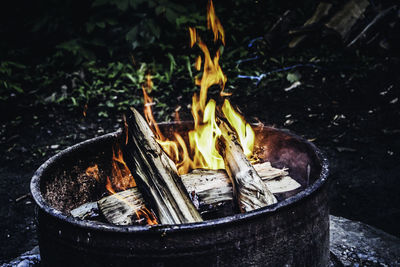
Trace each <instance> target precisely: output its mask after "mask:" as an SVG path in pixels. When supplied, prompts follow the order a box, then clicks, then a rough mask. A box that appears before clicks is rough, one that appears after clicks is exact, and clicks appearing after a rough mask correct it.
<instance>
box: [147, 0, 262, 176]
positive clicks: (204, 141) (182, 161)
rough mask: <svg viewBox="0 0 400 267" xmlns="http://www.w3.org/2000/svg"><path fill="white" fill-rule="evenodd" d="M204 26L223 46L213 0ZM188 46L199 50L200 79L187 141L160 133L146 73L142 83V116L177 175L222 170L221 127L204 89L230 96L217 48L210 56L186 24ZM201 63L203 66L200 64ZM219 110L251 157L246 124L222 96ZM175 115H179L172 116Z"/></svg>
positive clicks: (250, 134)
mask: <svg viewBox="0 0 400 267" xmlns="http://www.w3.org/2000/svg"><path fill="white" fill-rule="evenodd" d="M207 27H208V29H211V30H212V32H213V34H214V42H217V41H218V40H220V41H221V42H222V44H223V45H225V33H224V29H223V27H222V25H221V23H220V21H219V19H218V17H217V16H216V14H215V10H214V5H213V2H212V1H211V0H210V1H209V2H208V6H207ZM189 35H190V47H193V46H194V45H195V44H197V45H198V47H199V48H200V50H201V51H202V53H203V58H204V60H203V62H202V57H200V56H198V57H197V58H196V61H195V68H196V69H197V70H200V69H201V67H203V74H202V76H201V78H199V77H196V79H195V84H196V85H198V86H200V93H199V95H197V94H194V95H193V97H192V107H191V113H192V116H193V120H194V129H193V130H191V131H189V132H188V140H189V142H188V144H189V148H190V149H188V147H187V144H186V143H185V141H184V139H183V137H182V136H181V135H179V134H178V133H174V140H168V139H166V138H165V137H164V136H163V134H162V133H161V131H160V129H159V127H158V125H157V123H156V121H155V119H154V116H153V113H152V109H151V106H152V105H154V103H153V100H152V98H150V97H149V96H148V92H149V91H150V90H151V86H152V85H153V83H152V82H151V79H150V78H149V77H150V76H148V77H147V83H146V84H145V85H143V87H142V88H143V96H144V114H145V118H146V120H147V122H148V124H149V126H150V128H151V129H152V131H153V133H154V135H155V136H156V140H157V142H158V143H159V144H160V145H161V146H162V148H163V150H164V151H165V152H166V153H167V154H168V156H169V157H170V158H171V159H172V160H173V161H174V162H175V163H176V167H177V169H178V173H179V174H185V173H187V172H189V171H190V170H192V169H197V168H203V169H224V168H225V166H224V161H223V158H222V157H221V155H220V154H219V153H218V151H217V149H216V142H217V140H218V138H219V137H220V136H221V134H222V133H221V130H220V129H219V127H218V125H217V122H216V101H215V100H213V99H210V100H208V101H207V93H208V89H209V88H210V87H211V86H213V85H218V86H220V88H221V91H220V96H221V97H225V96H228V95H230V94H229V93H226V92H224V88H225V84H226V82H227V77H226V75H225V74H224V73H223V71H222V69H221V66H220V65H219V59H220V50H217V52H216V53H215V55H214V56H213V58H211V54H210V51H209V49H208V47H207V46H206V44H205V43H204V42H203V41H202V40H201V38H200V36H199V35H198V33H197V31H196V29H195V28H192V27H189ZM202 64H203V66H202ZM222 113H223V114H224V116H225V117H226V118H227V120H228V122H229V123H230V124H231V126H232V127H233V128H234V130H235V131H236V132H237V134H238V137H239V142H240V144H241V145H242V147H243V151H244V153H245V154H246V156H248V157H251V156H252V153H253V149H254V137H255V136H254V131H253V130H252V128H251V126H250V124H248V123H246V121H245V120H244V118H243V116H241V115H240V114H239V113H238V112H237V111H235V110H234V108H233V107H232V105H231V104H230V102H229V101H228V100H227V99H225V101H224V104H223V106H222ZM176 118H179V114H178V115H176Z"/></svg>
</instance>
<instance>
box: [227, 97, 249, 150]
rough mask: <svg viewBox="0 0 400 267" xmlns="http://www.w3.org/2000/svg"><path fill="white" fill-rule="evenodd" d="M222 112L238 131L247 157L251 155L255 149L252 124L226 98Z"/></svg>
mask: <svg viewBox="0 0 400 267" xmlns="http://www.w3.org/2000/svg"><path fill="white" fill-rule="evenodd" d="M222 112H223V113H224V115H225V118H227V120H228V122H229V124H230V125H231V126H232V127H233V129H234V130H235V131H236V133H237V135H238V137H239V142H240V144H241V145H242V148H243V152H244V154H245V155H246V156H247V157H250V156H251V155H252V153H253V149H254V139H255V134H254V131H253V129H252V128H251V126H250V124H248V123H246V121H245V120H244V118H243V116H241V115H240V114H239V113H238V112H237V111H236V110H234V109H233V108H232V105H231V103H230V102H229V101H228V100H227V99H225V101H224V104H223V105H222Z"/></svg>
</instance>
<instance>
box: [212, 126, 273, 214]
mask: <svg viewBox="0 0 400 267" xmlns="http://www.w3.org/2000/svg"><path fill="white" fill-rule="evenodd" d="M219 128H220V129H221V132H222V135H221V136H220V137H219V139H218V142H217V149H218V152H219V153H220V154H221V155H222V157H223V158H224V163H225V169H226V172H227V173H228V175H229V177H230V178H231V180H232V186H233V195H234V198H235V199H236V200H237V203H238V206H239V209H240V211H241V212H247V211H251V210H254V209H258V208H262V207H265V206H268V205H272V204H275V203H276V202H277V200H276V198H275V196H274V195H273V194H272V193H271V191H270V190H269V189H268V187H267V186H266V185H265V183H264V182H263V181H262V180H261V177H260V176H259V175H258V173H257V171H256V170H255V169H254V167H253V166H252V165H251V163H250V162H249V161H248V160H247V158H246V156H245V155H244V153H243V149H242V147H241V146H240V144H239V141H238V138H237V136H236V133H235V132H234V131H233V130H232V129H231V128H230V126H229V125H228V124H227V123H226V122H225V121H222V120H219Z"/></svg>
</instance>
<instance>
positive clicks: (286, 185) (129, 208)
mask: <svg viewBox="0 0 400 267" xmlns="http://www.w3.org/2000/svg"><path fill="white" fill-rule="evenodd" d="M253 167H254V169H255V170H256V172H257V173H258V174H259V176H260V177H261V180H263V182H264V183H265V184H266V185H267V187H268V188H269V189H270V191H271V193H273V194H276V193H284V192H288V191H292V190H295V189H297V188H299V187H300V186H301V185H300V184H299V183H298V182H297V181H296V180H294V179H292V178H291V177H289V176H288V172H287V170H286V169H278V168H274V167H272V166H271V163H269V162H264V163H257V164H254V165H253ZM181 179H182V182H183V184H184V185H185V187H186V189H187V191H188V192H194V193H195V194H196V195H197V196H198V197H199V199H200V202H201V207H208V212H210V211H214V210H215V209H217V207H219V206H220V205H222V204H223V203H225V202H230V201H232V199H233V193H232V183H231V180H230V178H229V176H228V175H227V173H226V172H225V171H224V170H202V169H196V170H193V171H192V172H190V173H187V174H184V175H181ZM143 207H144V200H143V196H142V195H141V193H140V192H139V190H138V188H137V187H133V188H130V189H128V190H125V191H122V192H119V193H116V194H113V195H110V196H107V197H104V198H102V199H101V200H99V201H98V202H91V203H86V204H83V205H82V206H80V207H78V208H76V209H74V210H72V211H71V215H72V216H74V217H76V218H80V219H82V220H83V219H88V218H92V217H91V216H87V214H91V213H92V212H93V211H95V212H96V213H98V212H99V210H100V212H101V213H102V214H103V215H104V217H105V218H106V220H107V221H108V222H110V223H113V224H117V225H129V224H138V223H140V220H138V219H137V212H139V211H140V210H143ZM200 209H201V208H200ZM210 209H211V210H210ZM97 216H98V214H97Z"/></svg>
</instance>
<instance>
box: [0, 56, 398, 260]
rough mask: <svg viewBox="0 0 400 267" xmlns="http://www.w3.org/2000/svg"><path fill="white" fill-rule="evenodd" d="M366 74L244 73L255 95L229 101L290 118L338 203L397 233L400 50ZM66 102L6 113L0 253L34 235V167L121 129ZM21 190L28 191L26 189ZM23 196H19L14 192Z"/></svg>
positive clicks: (338, 208)
mask: <svg viewBox="0 0 400 267" xmlns="http://www.w3.org/2000/svg"><path fill="white" fill-rule="evenodd" d="M374 64H375V65H374V66H373V67H371V69H370V70H369V71H368V72H366V73H365V75H363V76H362V77H358V76H357V75H356V74H355V72H354V70H351V69H349V70H347V71H343V69H342V70H340V71H337V70H332V69H330V70H329V69H322V70H321V69H301V70H299V71H300V72H301V75H302V77H303V78H302V80H301V85H300V86H299V87H296V88H294V89H291V90H284V88H287V87H288V86H290V83H289V82H288V81H287V80H285V79H281V81H279V82H271V83H261V84H259V85H256V84H255V82H254V81H251V80H243V81H242V82H241V83H242V88H253V89H250V90H249V92H251V91H253V92H252V93H251V94H250V95H248V96H246V97H244V94H240V93H239V94H236V96H235V94H234V95H233V97H232V102H233V103H234V104H235V105H237V106H238V107H240V109H241V111H242V112H243V113H244V114H246V117H247V118H248V119H249V120H250V121H251V120H254V121H255V120H256V119H255V118H257V119H258V120H260V121H262V122H264V123H265V124H267V125H273V126H276V127H278V128H287V129H289V130H291V131H292V132H295V133H297V134H298V135H301V136H304V137H305V138H307V139H310V140H312V141H313V142H314V143H315V144H316V145H317V146H318V147H319V148H321V149H322V150H323V151H324V152H325V153H326V155H327V156H328V159H329V162H330V180H331V197H330V203H331V213H332V214H334V215H337V216H342V217H346V218H349V219H352V220H358V221H362V222H364V223H367V224H371V225H373V226H375V227H377V228H380V229H382V230H384V231H386V232H388V233H391V234H393V235H395V236H398V237H399V236H400V230H399V228H398V221H399V220H400V205H399V204H400V194H399V188H400V177H399V174H400V164H399V162H400V119H399V118H400V108H399V105H400V101H399V99H398V98H399V95H400V94H399V92H400V87H399V84H400V82H399V79H400V78H399V76H398V73H397V72H398V69H399V68H398V67H399V65H400V64H399V61H398V58H395V57H394V58H390V57H385V56H383V57H382V60H381V61H379V60H378V61H376V62H375V63H374ZM96 114H97V113H96V112H94V111H93V112H91V110H88V116H87V117H83V116H82V114H78V113H75V112H68V111H66V110H65V109H64V108H62V107H42V108H36V109H18V110H15V111H13V112H8V113H7V114H5V115H4V113H3V117H2V118H1V120H0V121H1V128H0V134H1V144H0V147H1V149H2V151H4V152H3V153H2V156H1V157H0V162H1V164H0V176H1V177H2V179H0V203H1V205H0V229H1V230H0V247H1V248H2V249H1V250H0V263H1V262H6V261H9V260H10V259H12V258H14V257H17V256H18V255H20V254H21V253H22V252H24V251H27V250H30V249H32V248H33V247H34V246H35V245H36V244H37V237H36V226H35V219H34V214H35V205H34V203H33V201H32V199H31V198H30V197H29V196H27V195H26V194H29V182H30V178H31V177H32V174H33V172H34V171H35V170H36V169H37V168H38V167H39V166H40V164H41V163H43V162H44V161H45V160H46V159H47V158H49V157H50V156H52V155H53V154H55V153H57V152H58V151H60V150H62V149H64V148H66V147H68V146H70V145H72V144H76V143H78V142H80V141H83V140H86V139H89V138H91V137H94V136H98V135H102V134H104V133H108V132H112V131H115V130H116V129H117V128H119V126H120V125H121V116H120V115H118V114H111V116H110V117H109V118H99V117H97V115H96ZM20 197H22V198H20ZM17 200H18V201H17Z"/></svg>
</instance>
